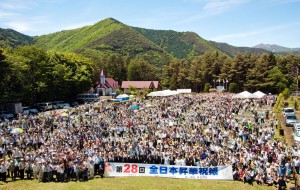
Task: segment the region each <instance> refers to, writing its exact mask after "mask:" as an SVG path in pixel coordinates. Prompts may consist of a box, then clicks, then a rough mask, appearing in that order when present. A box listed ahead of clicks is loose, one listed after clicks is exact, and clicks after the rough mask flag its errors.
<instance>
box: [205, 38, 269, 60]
mask: <svg viewBox="0 0 300 190" xmlns="http://www.w3.org/2000/svg"><path fill="white" fill-rule="evenodd" d="M209 44H211V45H212V46H214V47H216V48H217V49H219V50H220V51H222V52H224V53H226V54H227V55H229V56H231V57H234V56H236V55H237V54H250V53H251V54H258V55H260V54H263V53H267V52H268V51H267V50H265V49H261V48H254V47H253V48H250V47H236V46H232V45H229V44H227V43H218V42H214V41H209Z"/></svg>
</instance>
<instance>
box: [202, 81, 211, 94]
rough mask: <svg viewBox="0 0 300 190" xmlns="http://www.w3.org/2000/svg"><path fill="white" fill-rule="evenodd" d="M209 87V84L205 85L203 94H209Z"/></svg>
mask: <svg viewBox="0 0 300 190" xmlns="http://www.w3.org/2000/svg"><path fill="white" fill-rule="evenodd" d="M210 87H211V85H210V84H209V83H206V84H205V86H204V92H209V89H210Z"/></svg>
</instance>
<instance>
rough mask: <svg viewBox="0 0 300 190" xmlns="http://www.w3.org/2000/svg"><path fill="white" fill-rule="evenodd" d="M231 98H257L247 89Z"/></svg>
mask: <svg viewBox="0 0 300 190" xmlns="http://www.w3.org/2000/svg"><path fill="white" fill-rule="evenodd" d="M232 98H240V99H246V98H257V96H255V95H253V94H251V93H250V92H248V91H244V92H241V93H238V94H235V95H233V96H232Z"/></svg>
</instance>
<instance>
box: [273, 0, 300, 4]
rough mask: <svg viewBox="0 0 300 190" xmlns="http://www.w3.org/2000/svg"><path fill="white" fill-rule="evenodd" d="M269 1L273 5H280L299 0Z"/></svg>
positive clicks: (299, 0) (298, 0)
mask: <svg viewBox="0 0 300 190" xmlns="http://www.w3.org/2000/svg"><path fill="white" fill-rule="evenodd" d="M271 2H272V3H273V4H275V5H281V4H289V3H297V2H300V0H271Z"/></svg>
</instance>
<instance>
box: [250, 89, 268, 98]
mask: <svg viewBox="0 0 300 190" xmlns="http://www.w3.org/2000/svg"><path fill="white" fill-rule="evenodd" d="M253 95H255V96H256V97H257V98H262V97H264V96H265V95H266V94H265V93H263V92H261V91H256V92H254V93H253Z"/></svg>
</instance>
